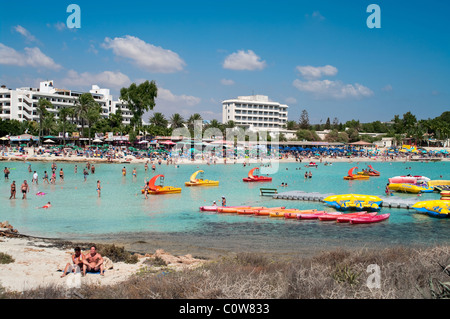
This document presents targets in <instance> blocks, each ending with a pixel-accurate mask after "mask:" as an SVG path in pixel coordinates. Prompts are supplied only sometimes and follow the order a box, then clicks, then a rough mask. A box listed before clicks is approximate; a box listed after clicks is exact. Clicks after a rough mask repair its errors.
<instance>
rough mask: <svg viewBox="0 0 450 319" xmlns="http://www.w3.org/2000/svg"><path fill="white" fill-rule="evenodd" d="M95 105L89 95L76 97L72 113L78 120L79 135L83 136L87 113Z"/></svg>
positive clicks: (84, 94)
mask: <svg viewBox="0 0 450 319" xmlns="http://www.w3.org/2000/svg"><path fill="white" fill-rule="evenodd" d="M95 103H97V102H96V101H95V100H94V97H93V96H92V94H91V93H83V94H81V95H80V96H79V97H78V100H77V101H76V102H75V107H74V113H75V115H76V117H77V119H78V122H79V124H80V126H81V134H82V135H83V131H84V124H85V121H86V120H87V114H88V111H89V109H90V108H91V107H93V105H95Z"/></svg>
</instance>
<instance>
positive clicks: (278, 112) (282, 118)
mask: <svg viewBox="0 0 450 319" xmlns="http://www.w3.org/2000/svg"><path fill="white" fill-rule="evenodd" d="M228 121H234V122H235V123H236V125H237V126H241V127H245V128H248V129H250V130H252V131H267V132H273V133H277V132H281V131H285V130H286V128H285V127H286V123H287V121H288V106H287V105H285V104H280V103H278V102H272V101H270V100H269V97H268V96H265V95H251V96H238V98H237V99H230V100H225V101H223V102H222V122H223V123H227V122H228Z"/></svg>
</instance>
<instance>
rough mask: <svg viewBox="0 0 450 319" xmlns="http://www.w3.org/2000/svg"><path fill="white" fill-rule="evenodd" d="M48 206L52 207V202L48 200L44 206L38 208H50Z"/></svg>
mask: <svg viewBox="0 0 450 319" xmlns="http://www.w3.org/2000/svg"><path fill="white" fill-rule="evenodd" d="M50 207H52V204H51V203H50V202H48V203H47V204H45V205H44V206H42V207H39V208H50Z"/></svg>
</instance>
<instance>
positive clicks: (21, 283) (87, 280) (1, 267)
mask: <svg viewBox="0 0 450 319" xmlns="http://www.w3.org/2000/svg"><path fill="white" fill-rule="evenodd" d="M55 243H56V242H55V241H54V240H47V239H40V238H33V237H21V236H20V235H19V236H17V235H16V236H11V237H10V236H6V237H2V236H1V233H0V253H5V254H8V255H9V256H11V257H12V258H13V259H14V262H11V263H7V264H1V263H0V288H1V287H2V288H3V289H4V290H6V291H11V292H13V291H15V292H22V291H26V290H31V289H38V288H43V287H49V286H52V287H62V288H64V287H66V288H74V287H76V286H75V285H77V284H79V285H100V286H108V285H114V284H118V283H120V282H123V281H124V280H127V279H128V278H130V276H132V275H133V274H136V273H137V272H138V271H139V270H140V269H145V268H146V267H148V266H147V265H146V264H145V262H146V261H147V260H148V259H151V258H155V257H159V258H161V259H162V260H164V261H165V262H166V264H167V266H168V267H169V268H170V269H175V270H178V269H182V268H183V267H192V266H195V265H198V264H199V263H201V262H204V260H203V261H202V260H198V259H195V258H192V256H190V255H186V256H178V257H176V256H173V255H171V254H169V253H166V252H164V251H163V250H157V251H156V252H155V253H154V254H145V255H138V262H137V263H134V264H130V263H125V262H114V263H113V262H112V261H111V260H110V259H109V258H108V257H107V256H103V257H104V259H105V266H106V268H107V270H105V274H104V276H101V275H100V274H98V273H87V274H86V276H84V277H82V276H81V274H80V273H78V274H75V273H72V274H68V275H67V276H65V277H63V278H61V275H62V274H63V269H64V267H65V266H66V264H67V263H70V262H71V255H72V254H73V249H70V248H63V247H58V245H56V244H55ZM75 245H76V244H74V246H75ZM82 252H83V253H87V252H88V251H82Z"/></svg>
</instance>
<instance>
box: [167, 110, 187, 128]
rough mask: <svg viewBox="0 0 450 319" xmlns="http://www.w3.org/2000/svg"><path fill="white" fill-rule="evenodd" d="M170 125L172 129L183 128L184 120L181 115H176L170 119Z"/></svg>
mask: <svg viewBox="0 0 450 319" xmlns="http://www.w3.org/2000/svg"><path fill="white" fill-rule="evenodd" d="M169 123H170V127H171V128H172V129H176V128H179V127H183V124H184V119H183V117H182V116H181V114H180V113H175V114H173V115H172V116H171V117H170V120H169Z"/></svg>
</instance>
